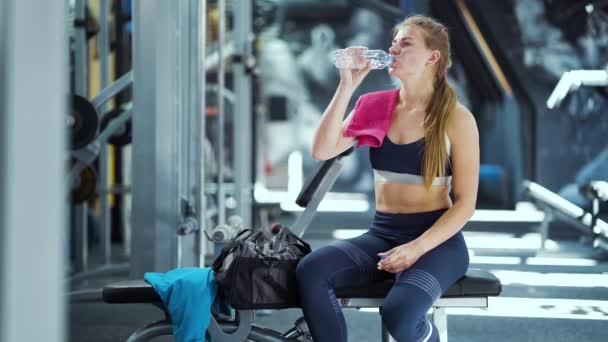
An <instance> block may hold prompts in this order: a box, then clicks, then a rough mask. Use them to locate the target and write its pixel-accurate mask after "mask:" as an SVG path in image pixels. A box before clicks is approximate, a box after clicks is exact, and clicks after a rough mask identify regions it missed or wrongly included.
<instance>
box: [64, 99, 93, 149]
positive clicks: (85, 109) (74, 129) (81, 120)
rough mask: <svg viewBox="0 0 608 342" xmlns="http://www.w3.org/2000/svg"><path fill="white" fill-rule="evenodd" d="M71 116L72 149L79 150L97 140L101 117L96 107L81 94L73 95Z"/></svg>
mask: <svg viewBox="0 0 608 342" xmlns="http://www.w3.org/2000/svg"><path fill="white" fill-rule="evenodd" d="M71 116H72V120H71V122H70V123H71V127H70V141H71V149H72V150H79V149H81V148H83V147H85V146H87V145H88V144H90V143H91V142H92V141H93V140H95V137H96V136H97V131H98V129H99V118H98V117H97V111H95V107H93V105H92V104H91V103H90V102H89V101H88V100H87V99H85V98H84V97H82V96H79V95H72V112H71Z"/></svg>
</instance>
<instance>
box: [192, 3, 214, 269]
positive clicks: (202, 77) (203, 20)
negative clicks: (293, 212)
mask: <svg viewBox="0 0 608 342" xmlns="http://www.w3.org/2000/svg"><path fill="white" fill-rule="evenodd" d="M197 29H198V73H197V75H198V79H197V82H198V84H199V93H198V96H197V97H198V99H197V100H199V101H197V103H200V105H199V107H198V108H197V114H198V120H196V121H195V124H198V125H199V132H200V135H199V137H198V143H199V148H200V154H199V158H198V159H199V160H201V163H200V168H199V176H198V177H199V182H200V188H199V194H198V196H199V200H198V203H199V206H200V207H199V208H197V210H196V212H197V220H198V222H199V224H200V225H201V232H200V233H199V235H198V243H199V266H205V255H206V254H207V240H206V237H205V234H204V232H205V231H206V230H207V228H208V227H207V225H206V224H207V201H206V196H205V187H206V183H205V168H206V167H209V165H205V161H204V158H203V151H204V144H205V127H206V126H205V107H206V106H207V100H206V97H205V91H206V85H207V73H206V69H205V56H206V50H207V49H206V47H207V1H206V0H200V1H199V11H198V28H197ZM210 252H211V253H212V252H213V250H212V251H210Z"/></svg>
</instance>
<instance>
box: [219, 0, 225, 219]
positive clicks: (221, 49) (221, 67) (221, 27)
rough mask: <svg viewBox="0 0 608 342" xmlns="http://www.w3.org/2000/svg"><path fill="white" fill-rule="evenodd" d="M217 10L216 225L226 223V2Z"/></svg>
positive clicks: (222, 2) (220, 0)
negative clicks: (217, 151) (217, 152)
mask: <svg viewBox="0 0 608 342" xmlns="http://www.w3.org/2000/svg"><path fill="white" fill-rule="evenodd" d="M218 10H219V20H218V25H219V30H218V32H219V37H218V42H217V43H218V44H217V52H218V56H219V71H218V75H217V78H218V82H217V83H218V86H219V89H218V92H217V101H218V109H219V113H218V126H219V127H218V139H217V140H218V142H217V148H218V150H219V154H218V159H219V160H218V177H217V183H218V184H217V186H218V188H217V189H218V191H217V203H218V224H225V223H226V204H225V197H226V195H225V189H224V160H225V157H224V148H225V146H224V145H225V142H224V131H225V124H224V114H225V113H224V86H225V83H226V82H225V76H226V70H225V69H226V61H225V60H224V47H223V45H224V35H225V31H226V1H225V0H219V1H218Z"/></svg>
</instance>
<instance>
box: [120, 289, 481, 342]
mask: <svg viewBox="0 0 608 342" xmlns="http://www.w3.org/2000/svg"><path fill="white" fill-rule="evenodd" d="M338 301H339V302H340V304H341V306H342V308H347V309H357V310H358V309H361V308H380V307H381V306H382V304H383V303H384V298H338ZM487 307H488V297H454V298H449V297H448V298H439V299H438V300H436V301H435V303H433V315H432V319H433V324H434V325H435V327H436V328H437V330H438V331H439V336H440V339H441V341H443V342H447V341H448V321H447V313H446V311H445V309H446V308H487ZM237 317H238V319H237V321H238V324H237V323H235V322H234V321H219V322H218V321H217V320H216V319H215V317H211V321H210V323H209V327H208V333H209V335H210V336H211V337H212V338H213V340H214V341H218V342H236V341H244V340H245V339H248V340H250V341H257V342H278V341H296V340H295V339H294V337H296V335H298V333H300V334H302V335H305V334H306V333H308V328H307V326H306V323H305V322H302V321H301V319H299V320H297V321H296V323H295V325H296V326H295V327H294V328H292V329H290V330H288V331H287V332H285V333H283V334H280V333H279V332H277V331H274V330H270V329H265V328H260V327H257V326H255V325H253V322H254V311H245V310H239V311H237ZM298 325H302V327H299V326H298ZM172 334H173V330H172V323H171V319H170V318H169V317H165V318H164V319H163V320H160V321H157V322H154V323H152V324H149V325H147V326H145V327H143V328H141V329H139V330H137V331H136V332H134V333H133V334H132V335H131V336H129V338H128V339H127V342H145V341H150V340H151V339H153V338H155V337H159V336H170V335H172ZM381 340H382V341H384V342H394V341H395V339H394V338H393V337H391V336H390V334H389V333H388V331H387V330H386V327H385V326H384V325H382V331H381Z"/></svg>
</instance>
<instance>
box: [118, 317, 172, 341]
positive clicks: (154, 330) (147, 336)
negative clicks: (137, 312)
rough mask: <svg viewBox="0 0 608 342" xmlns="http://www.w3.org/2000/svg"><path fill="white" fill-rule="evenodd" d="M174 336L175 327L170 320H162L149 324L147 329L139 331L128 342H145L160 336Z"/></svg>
mask: <svg viewBox="0 0 608 342" xmlns="http://www.w3.org/2000/svg"><path fill="white" fill-rule="evenodd" d="M172 334H173V325H172V324H171V321H169V320H162V321H158V322H154V323H152V324H148V325H146V326H145V327H143V328H141V329H139V330H137V331H136V332H134V333H133V334H131V336H129V338H128V339H127V342H145V341H150V340H151V339H153V338H155V337H158V336H170V335H172Z"/></svg>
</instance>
